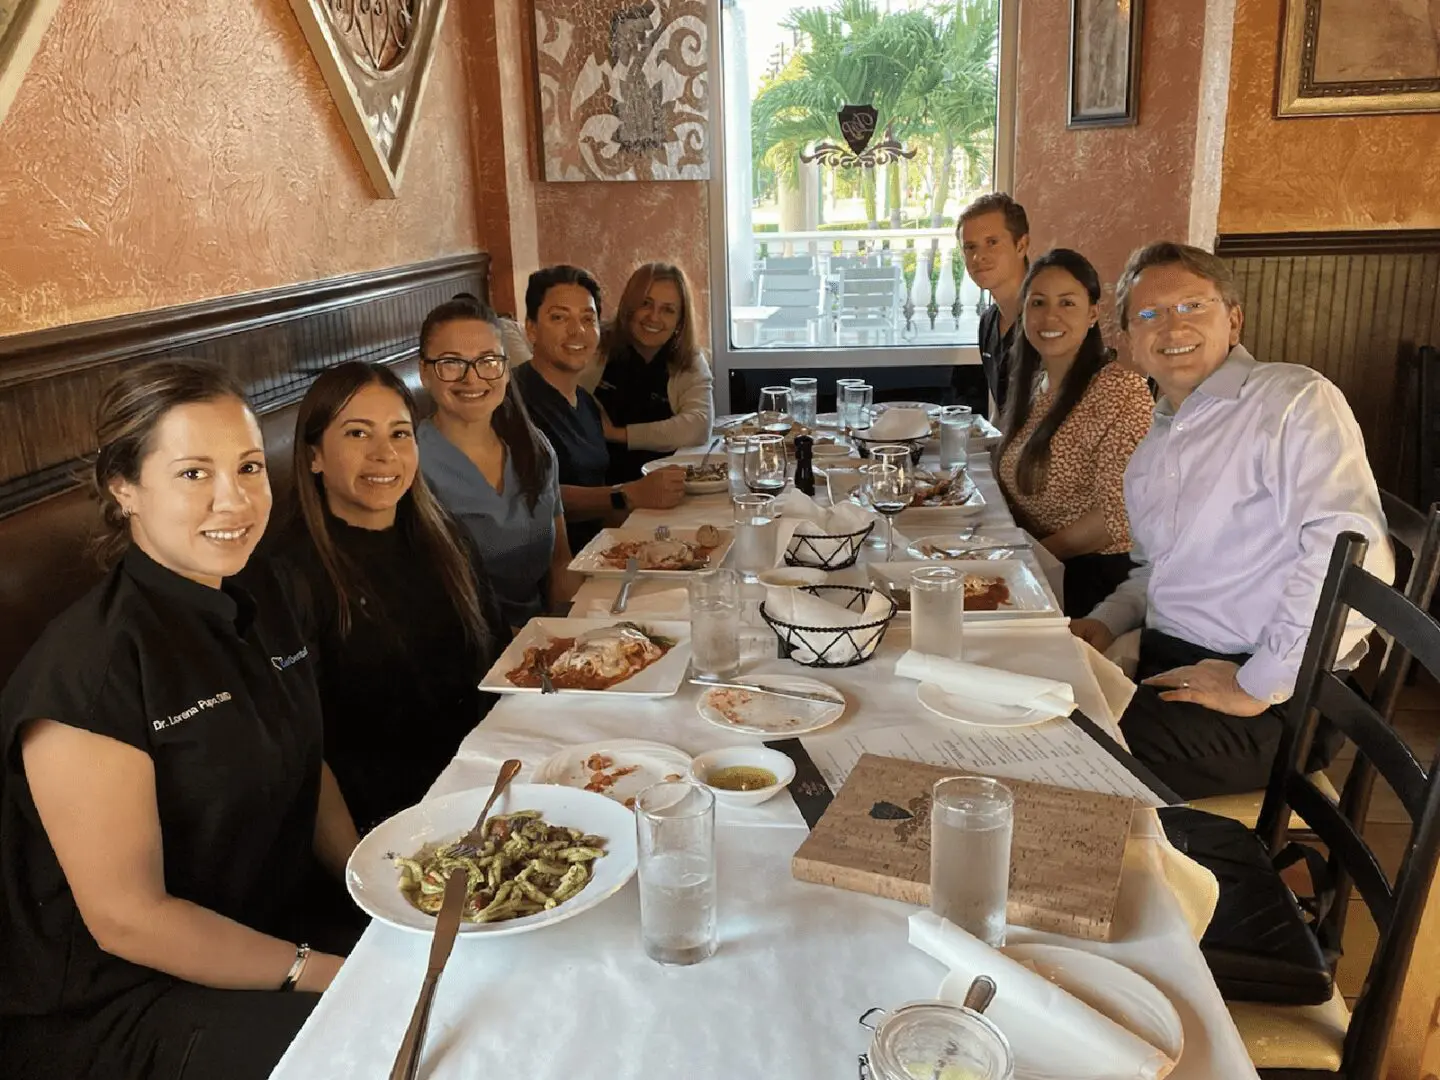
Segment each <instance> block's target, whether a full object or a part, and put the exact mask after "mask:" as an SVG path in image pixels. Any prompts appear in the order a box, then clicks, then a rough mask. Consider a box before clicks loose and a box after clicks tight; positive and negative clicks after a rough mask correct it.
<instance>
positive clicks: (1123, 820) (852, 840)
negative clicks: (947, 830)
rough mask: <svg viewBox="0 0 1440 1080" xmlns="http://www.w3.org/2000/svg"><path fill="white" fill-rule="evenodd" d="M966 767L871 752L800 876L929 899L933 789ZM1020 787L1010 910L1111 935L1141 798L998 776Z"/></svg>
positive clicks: (803, 856)
mask: <svg viewBox="0 0 1440 1080" xmlns="http://www.w3.org/2000/svg"><path fill="white" fill-rule="evenodd" d="M960 775H966V774H965V771H964V770H961V769H955V768H945V767H943V766H939V765H925V764H922V763H920V762H915V761H902V760H900V759H899V758H888V757H878V756H876V755H875V754H865V755H864V756H863V757H861V758H860V760H859V762H857V763H856V765H855V768H854V769H853V770H852V771H851V773H850V776H849V778H848V779H847V780H846V781H845V784H844V786H842V787H841V789H840V791H839V793H838V794H837V795H836V796H835V801H834V802H832V803H831V804H830V808H829V809H828V810H826V811H825V816H824V817H822V818H821V819H820V821H819V823H818V824H817V825H816V826H815V829H814V830H813V831H812V832H811V833H810V836H809V838H807V839H806V841H805V842H804V843H803V844H801V845H800V849H799V850H798V851H796V852H795V857H794V859H793V860H792V861H791V865H790V870H791V873H792V874H794V876H795V877H796V878H798V879H799V880H801V881H813V882H816V883H817V884H821V885H834V886H836V887H837V888H841V889H850V890H852V891H854V892H864V893H873V894H874V895H876V896H883V897H887V898H888V899H891V900H903V901H905V902H906V903H910V904H919V905H921V906H928V905H929V903H930V793H931V789H932V788H933V787H934V786H935V782H936V781H937V780H942V779H944V778H945V777H947V776H960ZM997 779H1000V780H1001V782H1002V783H1004V784H1005V786H1006V787H1008V788H1009V789H1010V790H1011V791H1012V792H1014V794H1015V832H1014V840H1013V846H1012V847H1011V850H1010V892H1009V902H1008V904H1007V907H1006V917H1007V918H1008V920H1009V921H1010V922H1011V923H1013V924H1015V925H1017V926H1029V927H1033V928H1034V929H1036V930H1048V931H1051V932H1054V933H1059V934H1067V935H1069V936H1071V937H1078V938H1085V939H1088V940H1091V941H1108V940H1109V939H1110V927H1111V922H1112V920H1113V919H1114V916H1115V899H1116V897H1117V895H1118V894H1119V892H1120V870H1121V865H1122V863H1123V861H1124V857H1125V840H1126V837H1127V836H1129V834H1130V815H1131V812H1132V810H1133V808H1134V803H1133V801H1132V800H1130V799H1126V798H1122V797H1120V796H1118V795H1099V794H1096V793H1094V792H1089V791H1071V790H1069V789H1068V788H1057V787H1050V786H1048V785H1045V784H1031V783H1026V782H1023V781H1019V780H1007V779H1005V778H1003V777H998V778H997Z"/></svg>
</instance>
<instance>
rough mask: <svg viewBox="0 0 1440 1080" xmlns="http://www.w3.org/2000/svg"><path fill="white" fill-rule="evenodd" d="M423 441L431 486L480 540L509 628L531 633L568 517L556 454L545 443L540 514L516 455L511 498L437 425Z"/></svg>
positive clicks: (507, 481)
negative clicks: (523, 487)
mask: <svg viewBox="0 0 1440 1080" xmlns="http://www.w3.org/2000/svg"><path fill="white" fill-rule="evenodd" d="M416 438H417V440H418V441H419V445H420V470H421V472H423V473H424V474H425V482H426V483H427V484H429V485H430V489H431V490H432V491H434V492H435V495H436V496H437V497H438V498H439V499H440V501H441V502H442V503H444V504H445V506H446V508H447V509H448V510H449V511H450V513H452V514H453V515H455V518H456V519H457V520H458V521H459V522H460V523H461V524H462V525H464V526H465V528H466V530H467V531H468V532H469V533H470V535H471V536H472V537H473V538H474V540H475V546H476V547H477V548H479V549H480V557H481V559H482V560H483V561H484V563H485V569H486V570H487V571H488V572H489V574H490V583H491V585H492V586H494V589H495V598H496V599H497V600H498V601H499V602H500V614H501V616H502V617H503V618H504V620H505V625H506V626H524V625H525V624H526V623H527V622H529V621H530V620H531V619H532V618H534V617H535V616H536V615H539V614H540V613H541V612H542V611H544V608H545V600H544V594H545V575H546V574H547V573H548V572H549V570H550V556H551V555H552V554H553V553H554V550H555V515H556V514H558V513H560V481H559V473H560V471H559V466H558V465H557V464H556V461H555V452H554V451H553V450H552V449H550V444H549V443H548V442H547V443H545V449H546V451H547V453H548V454H549V458H550V460H549V464H548V472H547V474H546V477H545V481H544V484H543V486H542V487H541V489H540V498H539V499H538V500H537V501H536V503H535V506H534V508H533V509H532V508H531V506H530V500H528V499H527V498H525V496H524V495H523V494H522V493H521V491H520V477H519V475H518V474H517V473H516V472H515V461H514V455H513V454H511V453H509V452H508V451H507V452H506V454H505V472H504V475H503V478H502V480H501V484H502V486H503V487H504V491H503V492H497V491H496V490H495V489H494V487H492V486H491V484H490V481H489V480H486V479H485V475H484V474H483V473H482V472H481V471H480V470H479V469H478V468H477V467H476V466H475V463H474V462H473V461H471V460H470V459H469V458H468V457H466V455H465V452H464V451H463V450H461V449H460V448H459V447H458V446H456V445H455V444H454V443H452V442H451V441H450V440H449V439H447V438H446V437H445V436H444V435H442V434H441V433H440V429H439V428H437V427H436V426H435V425H434V424H432V423H431V422H430V421H429V420H426V421H425V422H424V423H422V424H421V425H420V430H419V432H418V434H417V436H416ZM541 438H542V441H543V438H544V437H543V436H542V437H541Z"/></svg>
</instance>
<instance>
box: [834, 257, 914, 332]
mask: <svg viewBox="0 0 1440 1080" xmlns="http://www.w3.org/2000/svg"><path fill="white" fill-rule="evenodd" d="M904 298H905V279H904V277H903V276H902V275H901V271H900V267H899V266H898V265H895V264H891V265H890V266H879V267H847V268H842V269H841V271H840V299H839V313H838V315H837V316H836V320H835V335H836V341H837V343H843V341H844V335H845V334H847V333H851V334H854V335H855V341H856V343H857V344H859V343H860V341H861V339H862V338H868V337H869V336H870V335H878V337H879V338H880V339H881V340H883V341H884V342H885V343H886V344H894V342H895V333H896V331H897V330H898V329H899V325H900V312H901V307H902V306H903V304H904Z"/></svg>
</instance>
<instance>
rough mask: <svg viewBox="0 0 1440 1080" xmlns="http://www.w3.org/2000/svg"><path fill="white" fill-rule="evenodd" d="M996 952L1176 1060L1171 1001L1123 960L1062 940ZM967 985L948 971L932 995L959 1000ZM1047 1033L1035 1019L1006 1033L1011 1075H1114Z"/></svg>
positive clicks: (1088, 1078)
mask: <svg viewBox="0 0 1440 1080" xmlns="http://www.w3.org/2000/svg"><path fill="white" fill-rule="evenodd" d="M1000 951H1001V952H1002V953H1004V954H1005V955H1006V956H1008V957H1009V958H1010V959H1011V960H1014V961H1016V962H1017V963H1020V964H1024V965H1025V966H1026V967H1028V968H1030V969H1031V970H1032V971H1034V972H1035V973H1036V974H1037V975H1040V976H1041V977H1043V978H1045V979H1048V980H1049V981H1050V982H1052V983H1054V984H1055V985H1056V986H1058V987H1060V989H1062V990H1064V991H1065V992H1066V993H1068V994H1070V995H1071V996H1073V997H1076V998H1079V999H1080V1000H1081V1001H1083V1002H1084V1003H1085V1004H1086V1005H1088V1006H1090V1008H1092V1009H1094V1010H1095V1011H1096V1012H1098V1013H1100V1014H1101V1015H1103V1016H1105V1017H1107V1018H1108V1019H1110V1020H1113V1021H1114V1022H1115V1023H1117V1024H1119V1025H1120V1026H1121V1027H1123V1028H1125V1029H1126V1030H1128V1031H1130V1032H1132V1033H1133V1034H1135V1035H1138V1036H1139V1037H1140V1038H1142V1039H1144V1040H1145V1041H1146V1042H1147V1043H1149V1044H1150V1045H1151V1046H1153V1047H1155V1049H1157V1050H1159V1051H1161V1052H1162V1053H1163V1054H1165V1056H1166V1057H1168V1058H1169V1059H1170V1060H1171V1061H1175V1062H1178V1061H1179V1060H1180V1054H1181V1052H1182V1051H1183V1050H1184V1048H1185V1029H1184V1027H1183V1026H1182V1025H1181V1023H1180V1015H1179V1014H1178V1013H1177V1012H1176V1011H1175V1006H1174V1005H1172V1004H1171V1003H1170V1000H1169V999H1168V998H1167V997H1166V996H1165V995H1164V994H1162V993H1161V992H1160V991H1159V990H1157V989H1155V985H1154V984H1153V983H1151V982H1150V981H1149V980H1148V979H1146V978H1144V977H1143V976H1141V975H1138V974H1136V973H1135V972H1134V971H1132V970H1130V969H1129V968H1128V967H1126V966H1125V965H1124V964H1117V963H1116V962H1115V961H1114V960H1110V959H1107V958H1106V957H1103V956H1097V955H1096V954H1094V953H1089V952H1085V951H1083V950H1081V949H1070V948H1066V947H1065V946H1064V945H1039V944H1036V945H1006V946H1005V947H1004V948H1002V949H1001V950H1000ZM969 987H970V980H969V979H968V978H964V977H961V976H960V975H959V974H957V973H955V972H951V973H950V975H949V976H948V977H947V978H946V979H945V981H944V982H943V983H941V984H940V989H939V991H938V992H937V994H936V996H937V997H939V998H940V999H941V1000H942V1001H953V1002H963V1001H964V1000H965V991H966V990H968V989H969ZM1001 992H1002V993H1003V992H1004V989H1003V988H1002V989H1001ZM992 1019H993V1018H992ZM1037 1019H1038V1018H1037ZM1047 1035H1051V1033H1048V1032H1046V1031H1044V1030H1042V1029H1041V1026H1040V1025H1038V1024H1037V1027H1036V1029H1035V1030H1034V1031H1006V1032H1005V1036H1006V1038H1008V1039H1009V1040H1010V1046H1011V1048H1012V1049H1013V1050H1014V1051H1015V1080H1107V1078H1108V1077H1110V1076H1111V1075H1113V1074H1111V1073H1107V1072H1105V1071H1104V1063H1103V1062H1089V1061H1085V1060H1083V1059H1080V1058H1078V1057H1077V1056H1076V1055H1075V1053H1074V1052H1073V1050H1072V1049H1071V1048H1070V1047H1068V1046H1067V1045H1066V1044H1065V1042H1064V1041H1063V1040H1058V1039H1055V1038H1053V1035H1052V1036H1051V1037H1047Z"/></svg>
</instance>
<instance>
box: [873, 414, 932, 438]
mask: <svg viewBox="0 0 1440 1080" xmlns="http://www.w3.org/2000/svg"><path fill="white" fill-rule="evenodd" d="M929 434H930V417H929V415H928V414H927V413H926V412H925V410H924V409H886V410H885V411H884V412H883V413H881V414H880V418H879V419H878V420H876V421H875V423H873V424H871V425H870V426H869V427H868V428H866V429H865V430H864V431H863V432H861V433H860V437H861V438H863V439H864V440H865V441H866V442H872V443H873V442H884V441H885V440H886V439H923V438H925V437H926V436H927V435H929Z"/></svg>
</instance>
